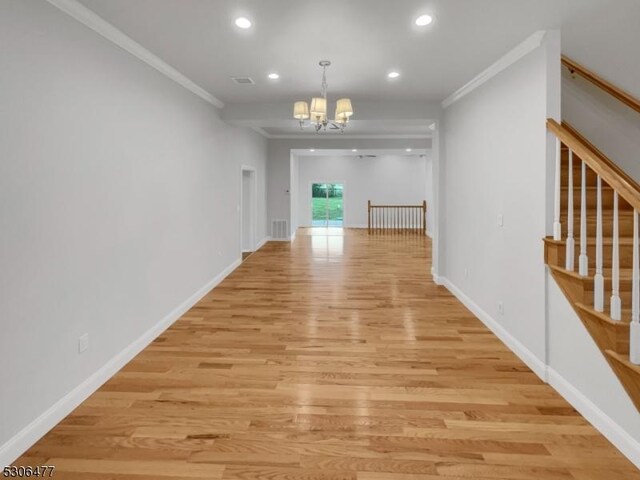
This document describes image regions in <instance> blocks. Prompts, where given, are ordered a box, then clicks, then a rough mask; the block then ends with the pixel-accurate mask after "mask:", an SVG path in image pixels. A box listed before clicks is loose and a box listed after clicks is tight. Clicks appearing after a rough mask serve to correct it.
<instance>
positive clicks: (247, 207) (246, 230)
mask: <svg viewBox="0 0 640 480" xmlns="http://www.w3.org/2000/svg"><path fill="white" fill-rule="evenodd" d="M252 193H253V179H252V173H251V171H250V170H243V171H242V251H243V252H252V251H253V249H254V248H255V244H254V242H255V240H254V233H253V225H252V219H253V218H252V215H253V212H252V208H253V203H254V202H253V198H252Z"/></svg>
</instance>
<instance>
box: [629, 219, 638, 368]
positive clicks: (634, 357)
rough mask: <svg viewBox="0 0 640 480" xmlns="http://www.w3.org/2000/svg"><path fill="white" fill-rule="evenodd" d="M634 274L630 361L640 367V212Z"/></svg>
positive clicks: (635, 246)
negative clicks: (639, 237)
mask: <svg viewBox="0 0 640 480" xmlns="http://www.w3.org/2000/svg"><path fill="white" fill-rule="evenodd" d="M632 258H633V267H632V268H633V270H632V271H633V273H632V276H631V278H632V283H631V326H630V329H631V330H630V334H629V337H630V338H629V351H630V355H629V360H631V363H635V364H636V365H640V315H639V313H640V267H639V266H638V212H637V211H636V210H635V209H634V210H633V257H632Z"/></svg>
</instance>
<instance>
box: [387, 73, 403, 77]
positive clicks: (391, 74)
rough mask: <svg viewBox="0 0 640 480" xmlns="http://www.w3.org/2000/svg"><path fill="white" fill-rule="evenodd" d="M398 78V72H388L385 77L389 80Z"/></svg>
mask: <svg viewBox="0 0 640 480" xmlns="http://www.w3.org/2000/svg"><path fill="white" fill-rule="evenodd" d="M399 76H400V73H398V72H389V74H388V75H387V77H389V78H398V77H399Z"/></svg>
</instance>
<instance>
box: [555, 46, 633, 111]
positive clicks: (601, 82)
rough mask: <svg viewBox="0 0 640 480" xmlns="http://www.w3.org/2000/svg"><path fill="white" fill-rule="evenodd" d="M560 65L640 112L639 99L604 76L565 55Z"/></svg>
mask: <svg viewBox="0 0 640 480" xmlns="http://www.w3.org/2000/svg"><path fill="white" fill-rule="evenodd" d="M562 65H564V66H565V67H567V68H568V69H569V71H570V72H571V73H572V74H577V75H580V76H581V77H582V78H584V79H585V80H587V81H589V82H591V83H593V84H594V85H595V86H596V87H598V88H600V89H601V90H604V91H605V92H607V93H608V94H609V95H611V96H612V97H614V98H616V99H618V100H619V101H621V102H622V103H624V104H625V105H626V106H627V107H629V108H632V109H633V110H635V111H636V112H638V113H640V100H638V99H637V98H635V97H634V96H633V95H631V94H629V93H627V92H625V91H624V90H622V89H621V88H618V87H616V86H615V85H613V84H612V83H610V82H608V81H606V80H605V79H604V78H602V77H600V76H599V75H597V74H595V73H593V72H592V71H591V70H589V69H588V68H586V67H583V66H582V65H580V64H579V63H577V62H574V61H573V60H571V59H570V58H569V57H567V56H565V55H563V56H562Z"/></svg>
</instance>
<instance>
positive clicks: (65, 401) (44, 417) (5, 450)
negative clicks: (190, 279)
mask: <svg viewBox="0 0 640 480" xmlns="http://www.w3.org/2000/svg"><path fill="white" fill-rule="evenodd" d="M241 263H242V260H241V259H237V260H235V261H234V262H233V263H232V264H231V265H229V266H228V267H227V268H225V269H224V270H223V271H222V272H220V273H219V274H218V275H216V276H215V277H214V278H213V279H211V280H209V281H208V282H207V283H206V284H205V285H204V286H202V287H201V288H200V289H198V291H196V292H195V293H194V294H193V295H191V296H190V297H189V298H187V299H186V300H185V301H184V302H182V303H181V304H180V305H178V306H177V307H176V308H174V309H173V310H172V311H171V312H170V313H169V314H168V315H166V316H165V317H164V318H163V319H162V320H160V321H159V322H158V323H157V324H156V325H154V326H153V327H152V328H150V329H149V330H147V331H146V332H145V333H144V334H142V336H140V337H139V338H138V339H137V340H135V341H134V342H132V343H131V344H129V346H127V347H126V348H125V349H124V350H123V351H121V352H120V353H118V354H117V355H116V356H115V357H113V358H112V359H111V360H109V361H108V362H107V363H106V364H104V365H103V366H102V367H101V368H100V369H99V370H97V371H96V372H95V373H93V374H92V375H91V376H90V377H89V378H87V379H86V380H85V381H84V382H82V383H81V384H80V385H78V386H77V387H76V388H74V389H73V390H71V391H70V392H69V393H67V394H66V395H65V396H64V397H62V398H61V399H60V400H58V401H57V402H56V403H54V404H53V405H52V406H51V407H49V408H48V409H47V410H46V411H45V412H44V413H42V414H41V415H40V416H39V417H38V418H36V419H35V420H34V421H32V422H31V423H30V424H29V425H27V426H26V427H24V428H23V429H22V430H20V431H19V432H18V433H17V434H16V435H14V436H13V437H12V438H10V439H9V440H8V441H7V442H5V443H4V445H2V446H0V465H1V466H4V465H11V462H13V461H14V460H15V459H16V458H18V457H19V456H20V455H22V454H23V453H24V452H25V451H26V450H28V449H29V448H30V447H31V446H32V445H33V444H34V443H36V442H37V441H38V440H39V439H40V438H42V437H43V436H44V435H45V434H46V433H47V432H48V431H49V430H51V429H52V428H53V427H55V426H56V425H57V424H58V423H59V422H60V421H61V420H62V419H64V418H65V417H66V416H67V415H69V414H70V413H71V412H72V411H73V410H74V409H75V408H76V407H77V406H78V405H80V404H81V403H82V402H83V401H85V400H86V399H87V398H88V397H89V396H90V395H91V394H92V393H93V392H95V391H96V390H97V389H98V388H100V387H101V386H102V385H103V384H104V383H105V382H106V381H107V380H109V379H110V378H111V377H112V376H113V375H115V374H116V373H117V372H118V371H119V370H120V369H121V368H122V367H124V366H125V365H126V364H127V363H128V362H129V361H131V359H133V357H135V356H136V355H137V354H138V353H140V352H141V351H142V350H144V348H146V347H147V345H149V344H150V343H151V342H152V341H153V340H155V339H156V338H157V337H158V336H159V335H160V334H161V333H162V332H164V331H165V330H166V329H167V328H169V327H170V326H171V324H173V323H174V322H175V321H176V320H178V319H179V318H180V317H181V316H182V315H184V314H185V313H186V312H187V311H188V310H189V309H190V308H191V307H193V306H194V305H195V304H196V303H198V301H200V299H201V298H202V297H203V296H205V295H206V294H207V293H208V292H209V291H210V290H211V289H213V288H214V287H216V286H217V285H218V284H219V283H220V282H222V280H224V279H225V277H227V276H228V275H229V274H230V273H231V272H233V271H234V270H235V269H236V268H237V267H238V266H239V265H240V264H241Z"/></svg>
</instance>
